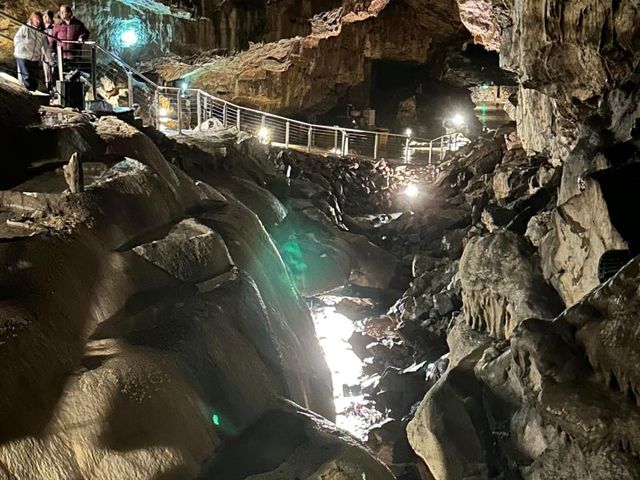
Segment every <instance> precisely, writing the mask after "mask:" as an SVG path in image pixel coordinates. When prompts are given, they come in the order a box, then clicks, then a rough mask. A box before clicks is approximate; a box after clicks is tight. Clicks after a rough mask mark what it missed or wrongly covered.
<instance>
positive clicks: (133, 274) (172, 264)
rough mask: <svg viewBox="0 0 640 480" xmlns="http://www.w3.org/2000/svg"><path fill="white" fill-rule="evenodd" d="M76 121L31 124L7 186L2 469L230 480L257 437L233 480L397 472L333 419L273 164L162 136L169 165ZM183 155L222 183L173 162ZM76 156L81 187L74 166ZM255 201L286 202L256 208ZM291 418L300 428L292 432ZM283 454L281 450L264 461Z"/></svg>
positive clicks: (27, 118)
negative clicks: (275, 191) (284, 430)
mask: <svg viewBox="0 0 640 480" xmlns="http://www.w3.org/2000/svg"><path fill="white" fill-rule="evenodd" d="M0 95H1V96H2V98H6V99H7V102H9V103H11V104H13V105H14V106H15V107H16V109H15V110H14V111H13V114H14V117H15V118H18V119H22V120H21V121H23V123H24V124H31V120H33V119H34V116H35V118H37V114H36V111H35V110H31V109H30V105H29V104H28V102H20V98H21V97H20V95H22V93H20V92H17V91H15V90H12V89H10V88H9V87H5V86H4V84H0ZM61 113H62V112H61ZM65 114H66V115H68V118H67V123H66V124H65V125H64V126H60V127H44V126H39V125H37V124H35V125H32V126H30V127H28V128H24V129H23V130H22V131H23V136H22V137H21V138H20V140H23V139H28V140H29V142H27V143H20V145H21V149H20V152H21V156H19V157H17V156H14V157H12V162H13V163H14V166H15V168H14V169H13V170H12V172H11V175H10V176H4V177H3V180H4V181H5V182H6V183H7V185H5V186H4V190H3V191H1V192H0V218H1V219H2V223H3V224H2V229H1V230H0V231H1V234H2V238H3V241H2V242H1V243H0V247H1V248H0V257H1V258H2V262H1V263H2V265H3V270H2V275H0V290H2V292H3V298H2V302H1V305H0V337H1V338H0V343H1V345H0V347H1V348H0V355H1V356H2V361H1V362H0V364H1V365H2V368H0V377H1V378H2V385H3V394H2V398H1V399H0V423H1V424H2V429H1V432H0V477H1V478H7V479H9V478H18V479H31V478H51V479H54V478H55V479H58V478H71V477H82V478H113V479H121V478H139V479H144V478H149V479H151V478H196V477H198V476H199V475H204V476H205V477H204V478H220V477H219V476H218V475H217V473H216V468H217V467H215V465H221V466H220V469H221V470H220V471H221V472H222V471H224V472H227V470H226V467H224V465H227V463H225V462H228V460H225V458H227V459H228V458H234V457H233V453H229V452H233V451H234V448H235V445H237V444H238V442H240V443H242V442H243V440H242V439H246V443H245V446H246V447H247V448H249V453H247V454H243V456H242V464H243V466H244V467H245V470H243V472H244V473H242V472H238V471H236V473H233V475H232V474H231V473H229V476H226V477H225V478H245V476H247V475H250V474H251V475H256V474H262V475H264V478H275V477H273V476H274V475H276V476H277V475H278V473H277V472H278V471H279V470H282V471H290V472H296V473H295V475H296V476H298V477H299V478H309V479H311V478H314V479H315V478H340V479H353V480H356V479H357V480H360V479H361V478H362V475H363V474H364V475H366V476H367V477H368V478H375V479H381V480H382V479H390V478H392V476H391V474H390V472H389V471H388V470H387V469H386V467H384V466H383V465H382V464H380V463H379V462H378V461H377V460H375V459H374V458H373V457H371V455H370V454H369V453H367V452H366V450H365V449H364V448H363V447H362V445H361V444H359V443H358V442H357V441H356V440H355V439H353V438H350V437H348V436H346V435H345V434H343V433H339V432H337V431H335V430H334V429H332V428H331V427H330V426H328V420H326V419H329V420H331V419H333V418H334V415H335V413H334V405H333V398H332V392H331V384H330V377H329V372H328V370H327V367H326V363H325V361H324V358H323V356H322V353H321V351H320V347H319V345H318V341H317V338H316V337H315V332H314V328H313V324H312V322H311V317H310V315H309V310H308V309H307V307H306V305H305V304H304V303H303V301H302V300H301V297H300V294H299V292H298V290H297V289H296V287H295V286H294V281H293V280H292V276H291V275H292V274H291V272H290V270H289V269H288V267H287V266H286V265H285V263H284V262H283V260H282V256H281V255H280V253H279V251H278V248H276V245H275V243H274V240H273V237H272V236H271V235H270V234H269V233H268V231H267V229H266V228H265V226H268V227H271V226H273V224H274V223H277V222H280V221H282V220H284V218H285V216H286V215H287V210H286V209H284V208H283V207H282V205H281V204H279V202H278V201H277V200H276V199H275V197H273V196H272V195H271V194H270V193H269V192H268V191H267V190H265V189H264V188H262V186H261V185H264V184H263V183H261V182H263V181H264V178H269V177H272V176H273V177H277V175H276V170H275V166H274V164H273V163H269V159H268V157H267V156H266V152H264V150H261V149H260V147H258V144H257V143H256V142H255V140H253V139H245V142H244V143H242V144H237V143H236V140H235V138H236V137H235V136H234V139H233V140H231V139H230V140H229V141H228V142H227V144H218V145H217V147H216V148H209V145H208V144H206V143H205V145H204V147H203V148H196V147H194V146H192V145H179V144H176V143H175V142H173V141H170V140H168V139H166V138H164V139H163V138H162V137H161V136H158V135H157V134H155V133H154V132H152V131H149V132H148V133H149V135H151V137H153V138H155V139H156V141H158V142H161V143H160V144H161V145H163V144H162V142H167V143H168V144H169V145H173V150H172V149H167V148H164V146H163V151H164V152H165V154H163V153H161V150H159V148H158V146H156V144H155V143H154V142H153V141H152V140H151V139H150V137H148V136H146V135H145V134H144V133H142V132H140V131H138V130H136V129H135V128H133V127H131V126H129V125H128V124H126V123H124V122H122V121H119V120H116V119H113V118H103V119H99V120H97V119H95V118H92V117H90V116H87V115H82V114H73V113H69V112H66V113H65ZM12 141H13V140H12V139H8V142H9V145H8V147H9V149H8V151H10V152H13V151H15V150H16V149H15V147H16V146H15V145H13V143H12ZM43 145H50V146H51V148H43V147H42V146H43ZM12 147H14V148H12ZM176 152H182V153H185V155H184V157H180V158H184V159H191V160H192V162H201V163H200V165H204V164H206V165H207V168H206V169H199V171H200V173H201V174H202V175H206V176H208V181H204V180H202V179H194V178H192V177H190V176H189V175H188V174H187V173H185V170H188V167H189V166H190V165H194V164H195V163H192V164H188V163H187V162H186V160H185V162H183V163H184V167H185V170H183V169H180V168H178V167H177V166H176V165H173V164H171V163H170V162H168V161H167V158H169V159H171V160H173V161H176V159H177V155H178V153H176ZM260 152H262V155H261V154H259V153H260ZM71 153H74V154H76V155H74V158H77V159H79V161H80V163H81V165H82V169H83V174H84V189H80V190H82V191H79V192H78V193H70V192H69V191H68V189H67V184H66V183H65V179H64V176H63V174H62V168H61V167H62V166H63V165H64V164H65V163H66V162H67V161H68V160H69V158H70V156H71ZM174 154H175V155H176V156H174V157H173V158H172V157H171V155H174ZM269 165H270V166H269ZM216 179H217V180H216ZM247 192H251V193H252V194H251V195H250V196H253V195H255V192H263V198H265V199H268V200H269V202H268V203H264V204H262V205H261V208H260V209H257V210H256V212H257V214H256V213H254V211H253V210H252V209H251V208H250V207H248V206H247V205H245V204H244V203H243V202H242V201H241V200H239V199H240V198H244V196H245V195H246V194H247ZM254 198H255V197H254ZM363 240H364V239H363ZM341 245H342V244H341ZM359 245H360V247H359V248H361V247H362V246H363V245H365V246H366V245H367V244H366V241H364V243H363V242H362V241H360V243H359ZM375 248H376V247H374V246H373V245H370V247H369V249H370V250H371V251H373V250H375ZM343 255H344V256H347V255H348V256H350V257H352V258H353V260H352V261H353V262H354V263H355V262H357V261H358V257H357V254H356V252H353V251H349V252H348V253H347V254H343ZM370 255H375V253H370ZM360 259H361V261H362V262H364V260H362V257H360ZM385 270H386V269H385ZM347 276H350V272H347ZM368 277H369V278H372V277H371V276H370V275H369V276H368ZM379 281H380V282H384V281H385V280H384V279H383V278H381V279H380V280H379ZM291 402H296V404H297V405H294V404H293V403H291ZM306 409H309V410H313V411H314V412H316V413H315V414H312V413H310V412H309V411H307V410H306ZM318 415H322V416H323V417H324V419H322V418H321V417H319V416H318ZM274 419H275V421H276V423H278V422H279V421H283V422H284V423H286V424H291V425H293V426H295V428H293V427H292V429H291V430H290V431H289V432H288V433H289V435H288V436H285V435H280V434H279V431H278V429H277V428H276V429H274V428H272V427H273V421H274ZM265 426H268V427H267V431H264V429H265ZM234 439H235V440H234ZM267 446H269V448H273V449H275V450H274V451H278V452H281V453H282V456H277V455H276V456H271V457H269V459H268V461H265V460H264V459H263V458H262V457H261V453H260V452H261V451H264V450H261V449H262V448H266V447H267ZM228 455H232V456H231V457H228ZM309 458H313V459H314V463H310V462H308V461H307V459H309ZM207 462H209V463H207ZM210 462H213V463H210ZM216 462H217V463H216ZM205 463H207V465H214V467H210V468H209V467H208V468H207V469H205ZM232 463H233V462H232ZM234 464H236V463H234ZM236 465H237V464H236ZM211 468H213V470H211ZM229 472H231V471H229ZM270 472H271V473H270ZM211 475H213V477H212V476H211ZM252 478H255V477H252ZM260 478H262V477H260Z"/></svg>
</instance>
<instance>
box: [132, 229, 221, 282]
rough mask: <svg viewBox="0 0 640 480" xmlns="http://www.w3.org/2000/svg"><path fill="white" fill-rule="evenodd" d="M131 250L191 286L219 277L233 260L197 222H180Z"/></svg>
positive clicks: (219, 240)
mask: <svg viewBox="0 0 640 480" xmlns="http://www.w3.org/2000/svg"><path fill="white" fill-rule="evenodd" d="M133 251H134V252H136V253H138V254H139V255H141V256H142V257H144V258H146V259H147V260H149V261H150V262H151V263H153V264H155V265H158V266H159V267H160V268H162V269H163V270H165V271H166V272H168V273H170V274H171V275H173V276H174V277H176V278H178V279H180V280H183V281H186V282H193V283H200V282H202V281H204V280H207V279H209V278H212V277H215V276H218V275H222V274H223V273H226V272H228V271H229V270H230V269H231V268H232V267H233V260H231V257H230V256H229V251H228V250H227V246H226V245H225V243H224V241H223V240H222V237H220V235H218V234H217V233H216V232H214V231H213V230H211V229H210V228H208V227H206V226H204V225H202V224H201V223H199V222H198V221H197V220H195V219H193V218H189V219H186V220H182V221H181V222H180V223H178V224H176V225H175V226H173V227H172V228H171V230H169V232H168V233H167V235H166V236H165V237H163V238H161V239H159V240H154V241H153V242H151V243H146V244H142V245H138V246H136V247H134V248H133Z"/></svg>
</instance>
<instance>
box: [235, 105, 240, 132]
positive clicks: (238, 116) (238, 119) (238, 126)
mask: <svg viewBox="0 0 640 480" xmlns="http://www.w3.org/2000/svg"><path fill="white" fill-rule="evenodd" d="M236 127H237V128H238V131H240V107H238V113H237V115H236Z"/></svg>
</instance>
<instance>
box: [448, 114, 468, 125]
mask: <svg viewBox="0 0 640 480" xmlns="http://www.w3.org/2000/svg"><path fill="white" fill-rule="evenodd" d="M451 124H452V125H453V126H455V127H462V126H463V125H464V124H465V119H464V115H462V114H461V113H455V114H453V115H452V116H451Z"/></svg>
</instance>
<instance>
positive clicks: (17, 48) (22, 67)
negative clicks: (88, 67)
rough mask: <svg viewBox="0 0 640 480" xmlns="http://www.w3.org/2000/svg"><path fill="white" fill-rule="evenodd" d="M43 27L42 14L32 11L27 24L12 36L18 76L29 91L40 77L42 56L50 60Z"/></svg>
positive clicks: (35, 87)
mask: <svg viewBox="0 0 640 480" xmlns="http://www.w3.org/2000/svg"><path fill="white" fill-rule="evenodd" d="M43 29H44V22H43V20H42V14H41V13H40V12H33V13H32V14H31V16H30V17H29V21H28V22H27V24H26V25H23V26H21V27H20V29H19V30H18V32H17V33H16V35H15V37H13V55H14V57H15V58H16V63H17V64H18V77H19V78H20V81H21V82H22V84H23V85H24V87H25V88H26V89H27V90H29V91H31V92H33V91H35V90H37V88H38V86H39V84H40V81H41V79H42V66H41V64H40V62H41V60H42V58H43V57H44V58H45V59H46V60H47V61H48V62H51V50H50V49H49V44H48V42H47V37H46V35H44V33H43Z"/></svg>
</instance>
